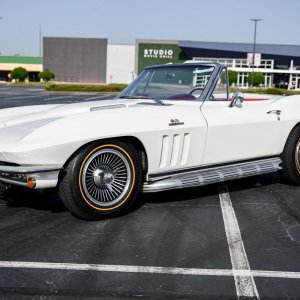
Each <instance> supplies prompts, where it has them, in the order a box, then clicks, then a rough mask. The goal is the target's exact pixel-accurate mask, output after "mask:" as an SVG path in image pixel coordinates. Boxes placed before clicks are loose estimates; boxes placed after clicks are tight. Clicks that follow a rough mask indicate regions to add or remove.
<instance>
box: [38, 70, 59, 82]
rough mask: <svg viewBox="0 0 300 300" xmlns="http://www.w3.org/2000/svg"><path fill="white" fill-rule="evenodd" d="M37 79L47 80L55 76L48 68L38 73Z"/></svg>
mask: <svg viewBox="0 0 300 300" xmlns="http://www.w3.org/2000/svg"><path fill="white" fill-rule="evenodd" d="M38 76H39V79H40V80H44V81H46V82H48V81H49V80H51V79H54V78H55V74H54V73H53V72H51V71H49V70H45V71H43V72H40V73H39V75H38Z"/></svg>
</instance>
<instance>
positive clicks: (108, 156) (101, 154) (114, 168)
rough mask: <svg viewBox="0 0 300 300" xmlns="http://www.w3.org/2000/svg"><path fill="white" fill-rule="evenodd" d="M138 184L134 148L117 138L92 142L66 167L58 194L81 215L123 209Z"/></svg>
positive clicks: (91, 216) (102, 214)
mask: <svg viewBox="0 0 300 300" xmlns="http://www.w3.org/2000/svg"><path fill="white" fill-rule="evenodd" d="M140 185H141V166H140V162H139V160H138V154H137V152H136V150H135V149H134V148H133V147H132V146H131V145H130V144H126V143H122V142H119V141H113V140H111V141H106V142H105V141H104V142H103V143H101V144H99V143H97V144H91V145H89V146H87V147H86V148H84V149H83V150H82V151H81V152H80V153H79V154H77V155H76V156H75V157H74V158H73V160H71V161H70V162H69V164H68V165H67V166H66V168H65V172H64V174H63V175H62V178H61V181H60V185H59V194H60V197H61V199H62V201H63V203H64V204H65V206H66V207H67V208H68V209H69V210H70V211H71V212H72V213H73V214H75V215H77V216H79V217H82V218H84V219H101V218H103V217H111V216H116V215H119V214H121V213H124V212H125V211H126V210H127V209H128V208H129V207H130V206H131V205H132V203H133V202H134V200H135V198H136V196H137V194H138V191H139V188H140Z"/></svg>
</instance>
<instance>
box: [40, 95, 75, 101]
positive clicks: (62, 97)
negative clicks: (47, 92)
mask: <svg viewBox="0 0 300 300" xmlns="http://www.w3.org/2000/svg"><path fill="white" fill-rule="evenodd" d="M71 97H74V96H60V97H54V98H46V99H43V100H44V101H51V100H57V99H65V98H71Z"/></svg>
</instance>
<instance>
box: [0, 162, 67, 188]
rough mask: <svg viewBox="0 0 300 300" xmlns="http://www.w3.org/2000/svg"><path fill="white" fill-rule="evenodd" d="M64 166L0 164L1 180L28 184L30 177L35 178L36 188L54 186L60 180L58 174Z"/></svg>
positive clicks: (8, 182) (14, 183)
mask: <svg viewBox="0 0 300 300" xmlns="http://www.w3.org/2000/svg"><path fill="white" fill-rule="evenodd" d="M61 169H62V166H59V165H44V166H42V165H41V166H17V167H14V166H0V182H3V183H5V184H13V185H20V186H27V180H28V178H30V177H31V178H34V179H35V181H36V187H35V188H36V189H46V188H54V187H56V185H57V182H58V175H59V172H60V170H61Z"/></svg>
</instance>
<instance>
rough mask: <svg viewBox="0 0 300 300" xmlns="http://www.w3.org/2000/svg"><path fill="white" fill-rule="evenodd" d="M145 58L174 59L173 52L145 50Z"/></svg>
mask: <svg viewBox="0 0 300 300" xmlns="http://www.w3.org/2000/svg"><path fill="white" fill-rule="evenodd" d="M144 57H148V58H173V50H163V49H145V50H144Z"/></svg>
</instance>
